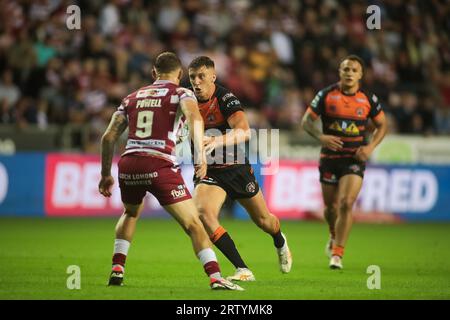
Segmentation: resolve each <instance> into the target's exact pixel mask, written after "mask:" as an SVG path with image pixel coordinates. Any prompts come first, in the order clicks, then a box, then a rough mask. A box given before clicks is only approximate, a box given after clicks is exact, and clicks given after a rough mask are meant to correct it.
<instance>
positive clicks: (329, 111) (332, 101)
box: [309, 84, 383, 159]
mask: <svg viewBox="0 0 450 320" xmlns="http://www.w3.org/2000/svg"><path fill="white" fill-rule="evenodd" d="M309 110H310V111H311V114H312V116H313V117H315V118H317V117H318V116H320V117H321V118H322V128H323V133H324V134H329V135H334V136H338V137H340V138H341V140H342V142H344V145H343V148H342V149H341V150H338V151H333V150H330V149H328V148H326V147H322V150H321V154H320V157H321V158H329V159H334V158H350V157H353V156H354V154H355V152H356V150H357V149H358V148H359V147H360V146H364V145H366V144H367V141H366V138H365V137H366V135H365V133H366V127H367V123H368V120H369V118H372V119H376V118H377V117H379V116H380V115H381V114H382V113H383V108H382V106H381V104H380V102H379V101H378V98H377V96H376V95H374V94H369V93H367V92H364V91H363V90H361V89H360V90H358V91H357V92H356V93H355V94H353V95H346V94H344V93H343V92H342V91H341V90H340V87H339V84H334V85H331V86H329V87H327V88H325V89H323V90H321V91H319V93H317V95H316V96H315V98H314V99H313V101H312V102H311V104H310V106H309Z"/></svg>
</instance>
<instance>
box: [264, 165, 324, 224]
mask: <svg viewBox="0 0 450 320" xmlns="http://www.w3.org/2000/svg"><path fill="white" fill-rule="evenodd" d="M263 189H264V194H265V195H266V201H267V204H268V207H269V210H270V212H272V213H273V214H275V215H276V216H278V217H280V218H286V219H299V218H301V219H304V218H308V217H309V216H311V215H314V216H315V215H317V213H318V212H320V211H321V210H322V208H323V202H322V194H321V189H320V183H319V171H318V169H317V163H316V162H299V161H289V160H282V161H280V166H279V170H278V172H277V174H275V175H268V176H265V177H264V188H263Z"/></svg>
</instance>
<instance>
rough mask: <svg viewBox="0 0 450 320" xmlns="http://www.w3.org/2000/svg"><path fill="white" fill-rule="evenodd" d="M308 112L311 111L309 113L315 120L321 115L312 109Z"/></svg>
mask: <svg viewBox="0 0 450 320" xmlns="http://www.w3.org/2000/svg"><path fill="white" fill-rule="evenodd" d="M306 111H309V113H310V114H311V116H312V118H313V119H314V120H316V119H317V118H318V117H319V115H318V114H317V113H315V112H314V111H313V109H312V108H311V107H308V109H306Z"/></svg>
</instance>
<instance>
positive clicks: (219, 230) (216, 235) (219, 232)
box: [209, 226, 227, 243]
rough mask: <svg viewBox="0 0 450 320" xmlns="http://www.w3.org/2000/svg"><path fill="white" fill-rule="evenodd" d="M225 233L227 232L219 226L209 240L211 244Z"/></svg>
mask: <svg viewBox="0 0 450 320" xmlns="http://www.w3.org/2000/svg"><path fill="white" fill-rule="evenodd" d="M225 232H227V230H225V229H224V227H222V226H219V227H218V228H217V229H216V231H214V233H213V234H212V235H211V236H210V237H209V238H210V239H211V241H212V243H215V242H216V241H217V240H219V239H220V237H222V236H223V235H224V233H225Z"/></svg>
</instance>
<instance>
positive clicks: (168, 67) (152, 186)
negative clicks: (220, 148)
mask: <svg viewBox="0 0 450 320" xmlns="http://www.w3.org/2000/svg"><path fill="white" fill-rule="evenodd" d="M153 77H154V78H155V79H156V81H155V82H154V83H153V84H151V85H149V86H147V87H143V88H140V89H139V90H137V91H135V92H133V93H131V94H130V95H128V96H127V97H126V98H125V99H124V100H123V101H122V104H121V105H120V107H119V108H118V111H116V112H115V113H114V115H113V117H112V119H111V122H110V124H109V126H108V128H107V129H106V132H105V133H104V135H103V137H102V170H101V180H100V183H99V192H100V193H101V194H102V195H104V196H105V197H110V196H111V188H112V185H113V183H114V179H113V177H112V176H111V164H112V158H113V151H114V145H115V143H116V141H117V139H118V138H119V136H120V135H121V134H122V133H123V131H125V129H126V128H127V127H128V129H129V132H128V140H127V145H126V150H125V152H124V153H123V154H122V157H121V159H120V161H119V175H118V176H119V186H120V192H121V197H122V202H123V204H124V207H125V210H124V213H123V214H122V216H121V217H120V219H119V221H118V223H117V226H116V239H115V243H114V255H113V258H112V271H111V275H110V279H109V285H122V283H123V275H124V272H125V260H126V258H127V255H128V249H129V247H130V244H131V241H132V238H133V234H134V231H135V227H136V222H137V220H138V218H139V215H140V214H141V212H142V209H143V201H142V200H143V198H144V196H145V194H146V193H147V192H151V193H152V194H153V195H154V196H155V197H156V198H157V199H158V201H159V203H160V204H161V205H162V206H163V207H164V209H166V211H168V212H169V213H170V214H171V215H172V216H173V217H174V218H175V219H176V220H177V222H178V223H179V224H180V225H181V227H182V228H183V229H184V231H185V232H186V233H187V234H188V235H189V237H190V238H191V241H192V245H193V248H194V251H195V253H196V255H197V257H198V259H199V260H200V262H201V263H202V265H203V268H204V270H205V272H206V274H207V275H208V276H209V278H210V286H211V288H212V289H228V290H243V289H242V288H241V287H239V286H237V285H235V284H233V283H231V282H230V281H228V280H226V279H223V278H222V276H221V274H220V269H219V265H218V263H217V258H216V255H215V253H214V251H213V250H212V248H211V246H212V245H211V242H210V240H209V238H208V234H207V233H206V231H205V229H204V227H203V225H202V223H201V221H200V219H199V218H198V211H197V209H196V207H195V204H194V201H193V200H192V198H191V195H190V193H189V190H188V189H187V188H186V185H185V183H184V180H183V178H182V176H181V172H180V168H179V167H178V165H177V164H176V157H175V143H176V134H177V132H176V130H177V128H179V126H180V122H182V121H183V118H184V117H186V121H187V122H188V125H189V127H190V133H191V138H192V139H193V143H194V161H195V162H194V163H195V164H197V166H196V170H195V176H196V177H197V178H199V179H201V178H203V177H204V176H205V174H206V156H205V151H204V147H203V134H204V133H203V131H204V123H203V120H202V117H201V115H200V113H199V111H198V105H197V100H196V98H195V96H194V94H193V93H192V91H190V90H187V89H185V88H182V87H180V86H179V83H180V79H181V77H182V68H181V62H180V60H179V58H178V57H177V56H176V55H175V54H173V53H170V52H165V53H162V54H160V55H159V56H158V57H157V58H156V62H155V66H154V68H153Z"/></svg>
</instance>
